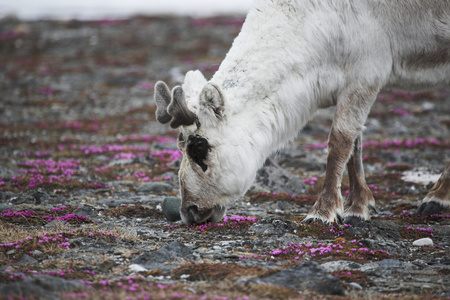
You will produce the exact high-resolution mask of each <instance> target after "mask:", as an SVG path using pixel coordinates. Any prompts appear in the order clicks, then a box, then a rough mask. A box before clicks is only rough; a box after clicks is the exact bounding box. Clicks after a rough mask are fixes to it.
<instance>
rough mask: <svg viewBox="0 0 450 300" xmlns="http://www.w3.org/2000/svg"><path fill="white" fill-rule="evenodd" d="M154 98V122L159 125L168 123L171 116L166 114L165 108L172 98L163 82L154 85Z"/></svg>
mask: <svg viewBox="0 0 450 300" xmlns="http://www.w3.org/2000/svg"><path fill="white" fill-rule="evenodd" d="M154 98H155V102H156V113H155V114H156V120H158V122H159V123H161V124H166V123H169V121H170V120H171V119H172V116H171V115H169V113H168V112H167V106H168V105H169V103H170V101H171V100H172V97H171V95H170V90H169V88H168V87H167V85H166V84H165V83H164V82H162V81H158V82H157V83H156V84H155V94H154Z"/></svg>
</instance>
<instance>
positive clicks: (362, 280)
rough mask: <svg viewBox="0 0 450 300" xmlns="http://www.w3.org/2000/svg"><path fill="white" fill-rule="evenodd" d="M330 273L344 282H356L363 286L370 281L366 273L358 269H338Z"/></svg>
mask: <svg viewBox="0 0 450 300" xmlns="http://www.w3.org/2000/svg"><path fill="white" fill-rule="evenodd" d="M331 274H332V275H333V276H335V277H337V278H339V279H340V280H341V281H342V282H346V283H350V282H356V283H358V284H360V285H362V286H364V285H367V284H369V283H371V282H372V281H371V280H370V279H369V278H367V276H366V273H364V272H363V271H359V270H338V271H335V272H332V273H331Z"/></svg>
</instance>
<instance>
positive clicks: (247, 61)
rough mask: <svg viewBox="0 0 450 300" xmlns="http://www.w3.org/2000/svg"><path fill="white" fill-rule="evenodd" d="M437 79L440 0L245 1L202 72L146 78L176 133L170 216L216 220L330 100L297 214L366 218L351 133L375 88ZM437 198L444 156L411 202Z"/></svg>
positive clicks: (441, 197)
mask: <svg viewBox="0 0 450 300" xmlns="http://www.w3.org/2000/svg"><path fill="white" fill-rule="evenodd" d="M449 83H450V1H444V0H442V1H438V0H397V1H390V0H261V1H256V2H255V4H254V7H253V8H252V9H251V11H250V12H249V14H248V16H247V18H246V20H245V23H244V25H243V27H242V30H241V32H240V34H239V35H238V37H237V38H236V39H235V41H234V42H233V46H232V48H231V49H230V51H229V52H228V54H227V55H226V58H225V60H224V61H223V62H222V64H221V65H220V68H219V70H218V71H217V72H216V73H215V75H214V76H213V78H212V79H211V81H209V82H207V81H206V79H205V78H204V77H203V75H202V74H201V73H200V72H199V71H190V72H188V73H187V74H186V77H185V82H184V84H183V86H182V87H180V86H177V87H175V88H174V89H173V90H172V92H170V90H169V89H168V87H167V85H166V84H165V83H163V82H161V81H159V82H158V83H157V84H156V86H155V100H156V103H157V106H158V108H157V112H156V116H157V120H158V121H159V122H160V123H168V122H170V126H171V127H172V128H179V131H180V135H179V139H178V146H179V148H180V149H181V151H182V152H183V160H182V163H181V167H180V171H179V180H180V192H181V198H182V205H181V216H182V220H183V221H184V222H185V223H187V224H191V223H198V224H199V223H203V222H206V221H213V222H216V221H219V220H220V219H221V218H222V217H223V215H224V214H225V212H226V207H227V206H228V205H229V204H231V203H232V202H233V201H235V200H236V199H237V198H239V197H240V196H241V195H243V194H244V193H245V192H246V191H247V189H248V188H249V187H250V185H251V184H252V183H253V181H254V178H255V175H256V172H257V170H258V169H259V168H260V167H261V166H262V165H263V163H264V161H265V160H266V158H267V157H268V156H269V155H271V154H272V153H274V152H275V151H276V150H277V149H279V148H280V147H282V146H283V145H285V144H286V143H287V142H289V141H290V140H292V139H293V138H294V137H295V136H296V135H297V133H298V132H299V130H300V129H301V128H302V127H303V126H304V125H305V124H306V122H307V121H308V120H310V118H311V117H312V116H313V114H314V112H315V111H316V110H317V109H319V108H325V107H329V106H332V105H335V106H336V113H335V116H334V120H333V125H332V128H331V132H330V135H329V139H328V157H327V169H326V174H325V182H324V185H323V188H322V191H321V193H320V195H319V197H318V199H317V201H316V203H315V204H314V206H313V207H312V208H311V210H310V211H309V213H308V215H307V216H306V218H305V221H306V222H311V221H320V222H327V223H328V222H333V221H334V220H337V221H342V217H344V221H345V222H350V221H352V220H353V221H355V220H359V219H362V220H367V219H369V217H370V216H369V208H370V207H372V206H374V205H375V201H374V198H373V196H372V193H371V191H370V190H369V188H368V187H367V185H366V182H365V179H364V171H363V165H362V159H361V131H362V129H363V126H364V123H365V121H366V118H367V115H368V114H369V111H370V108H371V106H372V104H373V103H374V101H375V98H376V96H377V94H378V92H379V91H380V89H381V88H383V87H386V88H400V89H406V90H417V89H424V88H432V87H436V86H439V85H440V86H448V85H449ZM443 159H444V158H443ZM345 165H347V168H348V175H349V180H350V194H349V195H348V197H347V199H346V202H345V205H343V200H342V196H341V193H340V185H341V179H342V176H343V173H344V168H345ZM449 198H450V164H449V165H448V166H447V167H446V169H445V170H444V172H443V174H442V176H441V178H440V179H439V181H438V182H437V183H436V185H435V186H434V187H433V189H432V190H431V191H430V192H429V193H428V195H427V196H426V198H425V199H424V201H423V204H422V205H421V206H420V208H419V212H420V213H423V214H431V213H436V212H439V211H440V210H442V209H443V208H444V207H449V206H450V199H449Z"/></svg>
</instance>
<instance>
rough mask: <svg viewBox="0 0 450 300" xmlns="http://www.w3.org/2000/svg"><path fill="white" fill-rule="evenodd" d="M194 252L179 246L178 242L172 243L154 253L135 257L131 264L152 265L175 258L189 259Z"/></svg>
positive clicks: (182, 245) (181, 245)
mask: <svg viewBox="0 0 450 300" xmlns="http://www.w3.org/2000/svg"><path fill="white" fill-rule="evenodd" d="M193 253H194V251H192V249H191V248H189V247H187V246H185V245H184V244H181V243H179V242H172V243H170V244H169V245H166V246H163V247H161V248H159V249H158V250H156V251H151V252H145V253H144V254H142V255H140V256H138V257H136V258H135V259H133V260H132V261H131V262H132V263H133V264H140V265H143V266H144V267H145V268H147V267H146V265H149V264H152V263H164V262H167V261H171V260H175V259H177V258H184V259H186V258H190V257H191V256H192V254H193Z"/></svg>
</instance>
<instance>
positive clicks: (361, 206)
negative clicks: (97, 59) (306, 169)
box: [344, 134, 375, 222]
mask: <svg viewBox="0 0 450 300" xmlns="http://www.w3.org/2000/svg"><path fill="white" fill-rule="evenodd" d="M347 170H348V177H349V181H350V193H349V194H348V197H347V200H346V201H345V205H344V217H345V222H347V220H349V218H350V217H357V218H359V219H361V220H368V219H370V215H369V208H371V207H375V200H374V198H373V195H372V192H371V191H370V189H369V187H368V186H367V184H366V179H365V177H364V167H363V164H362V134H359V135H358V137H357V138H356V139H355V144H354V148H353V154H352V156H351V157H350V159H349V161H348V163H347Z"/></svg>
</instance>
